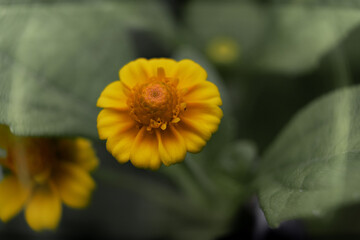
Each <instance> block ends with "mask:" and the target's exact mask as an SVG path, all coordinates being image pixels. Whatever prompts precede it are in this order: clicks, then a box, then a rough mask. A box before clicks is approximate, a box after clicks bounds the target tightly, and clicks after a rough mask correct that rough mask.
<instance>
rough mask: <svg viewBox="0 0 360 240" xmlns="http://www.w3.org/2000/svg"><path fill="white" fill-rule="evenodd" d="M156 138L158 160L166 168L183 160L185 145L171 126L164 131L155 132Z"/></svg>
mask: <svg viewBox="0 0 360 240" xmlns="http://www.w3.org/2000/svg"><path fill="white" fill-rule="evenodd" d="M156 136H157V139H158V142H159V155H160V159H161V161H162V162H163V163H164V164H165V165H166V166H169V165H171V164H174V163H177V162H181V161H183V160H184V158H185V155H186V145H185V142H184V139H183V137H182V136H181V135H180V134H179V132H178V131H177V130H176V129H175V128H174V127H173V126H170V127H169V128H167V129H166V130H165V131H161V130H157V131H156Z"/></svg>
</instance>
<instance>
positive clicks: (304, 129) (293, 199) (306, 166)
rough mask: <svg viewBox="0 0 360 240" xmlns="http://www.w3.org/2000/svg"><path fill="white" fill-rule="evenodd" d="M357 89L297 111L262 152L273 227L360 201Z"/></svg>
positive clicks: (264, 201)
mask: <svg viewBox="0 0 360 240" xmlns="http://www.w3.org/2000/svg"><path fill="white" fill-rule="evenodd" d="M359 93H360V89H359V87H352V88H348V89H345V90H339V91H337V92H335V93H332V94H330V95H327V96H326V97H323V98H321V99H319V100H317V101H315V102H313V103H312V104H311V105H310V106H308V107H307V108H305V109H304V110H302V111H301V112H300V113H298V114H297V115H296V116H295V117H294V119H293V120H292V121H291V122H290V124H289V125H288V126H287V127H286V128H285V130H284V131H283V132H282V133H281V134H280V136H279V137H278V138H277V139H276V141H275V142H274V143H273V144H272V145H271V146H270V148H269V150H268V151H267V152H266V153H265V154H264V157H263V159H262V162H261V165H260V171H259V173H258V176H259V180H258V181H259V183H258V184H259V199H260V204H261V205H262V209H263V210H264V213H265V215H266V217H267V220H268V222H269V224H270V225H272V226H277V225H278V224H280V223H281V222H282V221H284V220H289V219H293V218H299V217H309V216H318V215H322V214H324V212H326V211H329V210H332V209H334V208H335V207H339V206H341V205H344V204H348V203H352V202H356V201H359V200H360V192H359V188H358V187H357V182H358V181H359V180H360V178H359V177H360V175H359V174H358V172H359V167H360V165H359V161H358V159H359V154H358V152H359V149H360V145H359V137H358V136H359V133H358V130H359V129H360V126H359V123H360V121H359V117H360V113H359V109H360V108H359V106H358V103H359V96H360V94H359Z"/></svg>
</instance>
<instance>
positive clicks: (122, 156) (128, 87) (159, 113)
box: [97, 58, 223, 169]
mask: <svg viewBox="0 0 360 240" xmlns="http://www.w3.org/2000/svg"><path fill="white" fill-rule="evenodd" d="M119 75H120V81H115V82H113V83H111V84H109V85H108V86H107V87H106V88H105V89H104V91H103V92H102V93H101V96H100V98H99V99H98V102H97V106H98V107H102V108H104V109H103V110H102V111H101V112H100V113H99V115H98V119H97V127H98V132H99V137H100V139H107V142H106V147H107V149H108V151H110V152H111V153H112V155H113V156H114V157H115V158H116V159H117V160H118V161H119V162H121V163H125V162H127V161H128V160H129V159H130V161H131V162H132V164H133V165H134V166H136V167H140V168H151V169H157V168H159V167H160V165H161V163H164V164H165V165H166V166H169V165H171V164H174V163H177V162H180V161H182V160H183V159H184V158H185V155H186V152H187V151H188V152H192V153H195V152H199V151H201V149H202V148H203V147H204V146H205V144H206V141H207V140H209V139H210V137H211V135H212V133H214V132H215V131H216V130H217V129H218V125H219V123H220V119H221V118H222V116H223V113H222V110H221V109H220V108H219V106H220V105H221V104H222V102H221V98H220V94H219V91H218V89H217V87H216V86H215V85H214V84H213V83H211V82H209V81H207V80H206V78H207V74H206V71H205V70H204V69H203V68H202V67H201V66H200V65H198V64H197V63H195V62H193V61H191V60H182V61H180V62H176V61H174V60H172V59H165V58H160V59H150V60H146V59H143V58H141V59H137V60H135V61H132V62H130V63H128V64H127V65H125V66H124V67H123V68H122V69H121V70H120V72H119Z"/></svg>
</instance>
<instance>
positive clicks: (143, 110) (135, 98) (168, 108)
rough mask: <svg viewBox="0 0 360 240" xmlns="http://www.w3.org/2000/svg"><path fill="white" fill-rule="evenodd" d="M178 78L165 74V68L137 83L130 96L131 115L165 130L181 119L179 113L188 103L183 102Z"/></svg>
mask: <svg viewBox="0 0 360 240" xmlns="http://www.w3.org/2000/svg"><path fill="white" fill-rule="evenodd" d="M177 83H178V81H177V79H176V78H170V77H166V76H165V71H164V69H163V68H158V69H157V76H155V77H152V78H150V79H148V81H146V82H145V83H141V84H138V85H136V86H135V87H134V88H133V89H132V95H131V97H130V98H129V102H128V104H129V106H130V108H131V111H130V116H131V117H132V118H133V119H134V120H135V121H137V122H138V123H139V126H140V127H142V126H146V129H147V130H148V131H151V130H152V129H153V128H161V129H162V130H165V129H166V128H167V126H168V125H169V124H175V123H177V122H179V121H180V118H179V114H180V113H181V112H182V111H184V109H185V106H186V104H185V103H182V102H181V94H180V92H179V91H178V89H177Z"/></svg>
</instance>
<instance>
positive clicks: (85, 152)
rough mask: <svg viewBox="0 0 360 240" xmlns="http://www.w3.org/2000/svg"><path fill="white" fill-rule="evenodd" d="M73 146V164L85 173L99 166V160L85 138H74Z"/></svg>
mask: <svg viewBox="0 0 360 240" xmlns="http://www.w3.org/2000/svg"><path fill="white" fill-rule="evenodd" d="M75 144H76V150H75V151H76V156H75V159H74V160H75V162H76V163H77V164H79V165H80V166H81V167H82V168H83V169H85V170H87V171H92V170H94V169H95V168H96V167H97V166H98V165H99V160H98V158H97V157H96V154H95V151H94V149H93V147H92V145H91V142H90V141H89V140H87V139H85V138H76V139H75Z"/></svg>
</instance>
